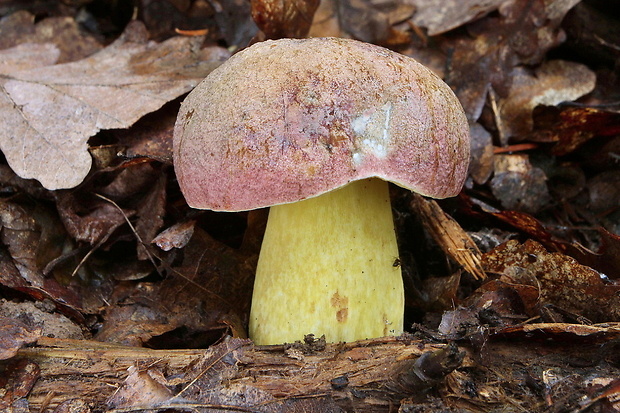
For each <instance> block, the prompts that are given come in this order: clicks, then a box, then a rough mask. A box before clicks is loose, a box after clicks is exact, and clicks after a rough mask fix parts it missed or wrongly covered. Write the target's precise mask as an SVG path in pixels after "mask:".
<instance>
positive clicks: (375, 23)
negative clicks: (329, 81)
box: [310, 0, 415, 45]
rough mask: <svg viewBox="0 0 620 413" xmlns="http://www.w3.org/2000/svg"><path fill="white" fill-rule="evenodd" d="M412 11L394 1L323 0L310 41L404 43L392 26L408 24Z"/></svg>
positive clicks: (405, 5)
mask: <svg viewBox="0 0 620 413" xmlns="http://www.w3.org/2000/svg"><path fill="white" fill-rule="evenodd" d="M414 10H415V7H414V6H413V5H411V4H410V3H409V2H408V1H396V0H329V1H327V0H324V1H322V2H321V5H320V6H319V9H318V10H317V12H316V15H315V19H314V22H313V25H312V28H311V30H310V36H311V37H319V36H336V37H353V38H355V39H358V40H362V41H365V42H369V43H378V44H383V45H387V44H397V43H399V42H400V43H402V42H403V40H405V43H406V42H407V41H408V40H409V38H408V36H402V35H401V34H400V33H399V32H398V31H397V30H395V29H394V25H395V24H397V23H401V22H404V21H407V20H408V19H409V18H410V17H411V15H412V14H413V12H414Z"/></svg>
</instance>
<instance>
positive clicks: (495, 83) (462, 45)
mask: <svg viewBox="0 0 620 413" xmlns="http://www.w3.org/2000/svg"><path fill="white" fill-rule="evenodd" d="M576 3H577V0H525V1H521V0H519V1H506V2H504V3H502V5H501V7H500V8H499V10H498V11H499V17H491V16H489V17H487V18H485V19H482V20H479V21H477V22H475V23H472V24H470V25H468V26H467V31H468V33H469V35H468V36H463V37H459V38H458V39H457V41H456V43H455V44H454V45H452V46H451V47H453V48H454V54H453V55H452V59H451V65H450V67H449V73H448V75H447V78H448V79H449V81H450V84H451V85H452V86H454V88H455V92H456V94H457V96H458V97H459V100H460V101H461V103H462V104H463V108H464V109H465V112H466V113H467V116H468V118H469V119H470V120H477V119H478V118H479V117H480V114H481V112H482V108H483V106H484V104H485V102H486V100H487V95H488V93H489V92H491V93H493V94H497V95H499V96H500V97H506V96H508V89H509V88H510V84H511V78H512V74H511V73H512V70H513V68H514V67H516V66H518V65H520V64H527V65H533V64H538V63H539V62H540V61H542V59H543V57H544V56H545V53H546V52H547V51H548V50H549V49H551V48H552V47H555V46H557V45H558V44H560V43H561V42H562V41H563V40H564V34H563V32H562V31H561V29H559V26H560V23H561V20H562V17H563V16H564V14H566V13H567V12H568V10H570V9H571V8H572V7H573V6H574V5H575V4H576Z"/></svg>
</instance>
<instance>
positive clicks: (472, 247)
mask: <svg viewBox="0 0 620 413" xmlns="http://www.w3.org/2000/svg"><path fill="white" fill-rule="evenodd" d="M412 196H413V198H412V202H411V206H412V207H413V208H414V210H415V211H416V212H417V213H418V214H419V215H421V217H422V222H423V224H424V227H425V228H426V229H427V231H428V232H429V233H430V235H431V236H432V237H433V238H434V239H435V241H436V242H437V244H438V245H439V246H440V247H441V249H442V250H443V251H444V252H445V253H446V254H447V255H448V256H449V257H450V258H452V259H453V260H454V261H456V262H457V263H458V264H459V265H462V266H463V268H465V270H466V271H467V272H469V273H470V274H471V275H473V276H474V278H476V279H479V280H482V279H484V278H486V274H485V273H484V271H483V269H482V267H481V266H480V256H481V254H480V250H479V249H478V247H477V246H476V244H475V243H474V241H472V239H471V238H470V237H469V235H467V233H466V232H465V231H464V230H463V228H461V226H460V225H459V224H458V223H457V222H456V221H455V220H454V219H453V218H452V217H451V216H449V215H448V214H446V213H445V212H443V210H442V209H441V207H439V205H438V204H437V202H435V201H434V200H432V199H425V198H423V197H422V196H420V195H418V194H415V193H413V194H412Z"/></svg>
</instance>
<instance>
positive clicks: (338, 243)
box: [250, 179, 404, 344]
mask: <svg viewBox="0 0 620 413" xmlns="http://www.w3.org/2000/svg"><path fill="white" fill-rule="evenodd" d="M397 258H398V246H397V244H396V235H395V233H394V223H393V220H392V211H391V206H390V198H389V193H388V184H387V182H384V181H382V180H380V179H366V180H362V181H356V182H353V183H351V184H349V185H347V186H345V187H343V188H341V189H338V190H336V191H332V192H329V193H327V194H324V195H321V196H319V197H316V198H311V199H307V200H304V201H301V202H297V203H293V204H285V205H277V206H274V207H272V208H271V210H270V212H269V220H268V222H267V229H266V232H265V238H264V240H263V245H262V248H261V253H260V258H259V261H258V268H257V271H256V281H255V284H254V296H253V298H252V310H251V313H250V337H251V338H252V339H253V340H254V342H255V343H257V344H281V343H285V342H294V341H295V340H303V337H304V335H306V334H310V333H312V334H314V335H315V336H317V337H319V336H321V335H323V334H324V335H325V338H326V340H327V341H328V342H339V341H356V340H362V339H365V338H373V337H382V336H387V335H397V334H400V333H401V332H402V330H403V310H404V292H403V282H402V276H401V271H400V266H399V265H398V264H397V261H396V260H397Z"/></svg>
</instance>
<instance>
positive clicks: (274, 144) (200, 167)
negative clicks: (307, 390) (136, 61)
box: [174, 38, 469, 344]
mask: <svg viewBox="0 0 620 413" xmlns="http://www.w3.org/2000/svg"><path fill="white" fill-rule="evenodd" d="M468 160H469V129H468V124H467V121H466V118H465V115H464V113H463V109H462V108H461V105H460V104H459V102H458V100H457V98H456V97H455V95H454V93H453V92H452V91H451V90H450V88H449V87H448V86H447V85H446V84H445V83H444V82H443V81H442V80H441V79H440V78H439V77H437V76H436V75H434V74H433V73H432V72H431V71H430V70H428V69H427V68H425V67H424V66H422V65H421V64H419V63H417V62H416V61H415V60H413V59H411V58H409V57H406V56H403V55H401V54H398V53H395V52H392V51H390V50H387V49H384V48H382V47H378V46H374V45H371V44H367V43H363V42H359V41H355V40H348V39H338V38H312V39H304V40H297V39H282V40H277V41H265V42H262V43H258V44H255V45H253V46H251V47H249V48H247V49H245V50H243V51H241V52H239V53H237V54H235V55H234V56H233V57H231V58H230V59H229V60H228V61H226V62H225V63H224V64H223V65H221V66H220V67H219V68H217V69H216V70H214V71H213V72H212V73H211V74H209V76H207V78H206V79H205V80H203V81H202V83H200V84H199V85H198V86H197V87H196V88H195V89H194V90H193V91H192V92H191V93H190V94H189V95H188V97H187V98H186V99H185V101H184V102H183V104H182V105H181V110H180V112H179V116H178V119H177V123H176V126H175V130H174V163H175V170H176V174H177V177H178V181H179V185H180V187H181V190H182V192H183V194H184V196H185V198H186V200H187V202H188V204H189V205H190V206H192V207H194V208H201V209H211V210H215V211H243V210H251V209H255V208H262V207H267V206H271V210H270V212H269V219H268V223H267V228H266V232H265V237H264V240H263V244H262V247H261V251H260V257H259V262H258V268H257V270H256V280H255V284H254V292H253V298H252V308H251V313H250V337H251V338H252V339H253V340H254V341H255V342H256V343H259V344H277V343H283V342H292V341H294V340H299V339H302V338H303V336H304V335H305V334H308V333H314V334H315V335H322V334H324V335H325V336H326V339H327V341H329V342H337V341H354V340H359V339H364V338H372V337H380V336H384V335H396V334H400V333H401V332H402V331H403V312H404V293H403V282H402V277H401V271H400V267H399V266H398V265H397V259H398V247H397V244H396V236H395V231H394V224H393V220H392V211H391V206H390V198H389V194H388V182H392V183H394V184H396V185H399V186H401V187H403V188H407V189H409V190H412V191H416V192H418V193H420V194H422V195H425V196H430V197H435V198H444V197H450V196H454V195H456V194H457V193H458V192H459V191H460V189H461V187H462V184H463V181H464V180H465V176H466V172H467V166H468ZM395 262H396V263H395Z"/></svg>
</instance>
